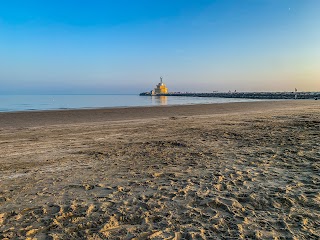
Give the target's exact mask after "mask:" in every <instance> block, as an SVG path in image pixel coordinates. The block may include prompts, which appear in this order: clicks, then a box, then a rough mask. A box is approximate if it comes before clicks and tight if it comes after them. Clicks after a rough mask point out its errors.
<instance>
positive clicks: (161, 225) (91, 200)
mask: <svg viewBox="0 0 320 240" xmlns="http://www.w3.org/2000/svg"><path fill="white" fill-rule="evenodd" d="M0 147H1V148H0V239H26V238H29V239H239V238H243V239H319V237H320V189H319V188H320V187H319V186H320V102H319V101H312V100H304V101H303V100H301V101H300V100H299V101H279V102H256V103H233V104H211V105H194V106H175V107H153V108H128V109H126V108H122V109H100V110H81V111H80V110H77V111H50V112H29V113H1V114H0Z"/></svg>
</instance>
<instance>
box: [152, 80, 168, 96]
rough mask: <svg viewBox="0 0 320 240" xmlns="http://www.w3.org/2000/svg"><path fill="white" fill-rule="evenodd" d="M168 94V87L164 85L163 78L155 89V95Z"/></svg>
mask: <svg viewBox="0 0 320 240" xmlns="http://www.w3.org/2000/svg"><path fill="white" fill-rule="evenodd" d="M166 93H168V88H167V86H166V85H165V84H164V83H163V81H162V77H160V82H159V83H158V85H157V86H156V88H155V89H154V94H166Z"/></svg>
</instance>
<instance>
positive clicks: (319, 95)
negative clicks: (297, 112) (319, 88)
mask: <svg viewBox="0 0 320 240" xmlns="http://www.w3.org/2000/svg"><path fill="white" fill-rule="evenodd" d="M140 96H151V93H149V92H144V93H140ZM156 96H184V97H219V98H249V99H316V100H317V99H320V92H227V93H223V92H221V93H220V92H213V93H181V92H171V93H166V94H156Z"/></svg>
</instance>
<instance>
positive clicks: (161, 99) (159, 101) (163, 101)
mask: <svg viewBox="0 0 320 240" xmlns="http://www.w3.org/2000/svg"><path fill="white" fill-rule="evenodd" d="M152 104H153V105H161V106H162V105H168V97H167V96H152Z"/></svg>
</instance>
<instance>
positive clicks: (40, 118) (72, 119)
mask: <svg viewBox="0 0 320 240" xmlns="http://www.w3.org/2000/svg"><path fill="white" fill-rule="evenodd" d="M309 104H317V103H316V102H314V101H312V100H310V99H308V100H306V99H303V100H280V101H279V100H275V101H273V100H269V101H252V102H230V103H208V104H189V105H164V106H137V107H110V108H88V109H59V110H43V111H42V110H40V111H38V110H35V111H17V112H0V128H7V127H31V126H34V127H36V126H48V125H57V124H72V123H86V122H102V121H119V120H120V121H121V120H137V119H145V118H159V117H160V118H161V117H174V116H192V115H211V114H227V113H240V112H243V111H259V110H260V109H261V108H270V109H278V108H282V107H296V106H297V107H298V106H303V105H309Z"/></svg>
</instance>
